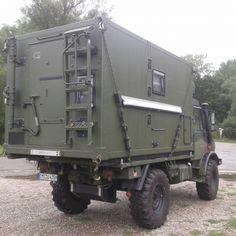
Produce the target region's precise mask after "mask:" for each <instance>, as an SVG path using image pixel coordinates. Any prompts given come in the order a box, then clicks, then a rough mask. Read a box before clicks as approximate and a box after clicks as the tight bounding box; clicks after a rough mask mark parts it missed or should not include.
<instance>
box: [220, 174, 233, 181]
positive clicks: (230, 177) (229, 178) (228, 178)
mask: <svg viewBox="0 0 236 236" xmlns="http://www.w3.org/2000/svg"><path fill="white" fill-rule="evenodd" d="M220 178H222V179H223V180H227V181H236V174H220Z"/></svg>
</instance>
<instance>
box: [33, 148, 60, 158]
mask: <svg viewBox="0 0 236 236" xmlns="http://www.w3.org/2000/svg"><path fill="white" fill-rule="evenodd" d="M30 154H31V155H40V156H53V157H59V156H61V151H52V150H38V149H31V150H30Z"/></svg>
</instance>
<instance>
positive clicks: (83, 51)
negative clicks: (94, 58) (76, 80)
mask: <svg viewBox="0 0 236 236" xmlns="http://www.w3.org/2000/svg"><path fill="white" fill-rule="evenodd" d="M96 54H97V48H96V47H95V46H92V47H91V55H96ZM66 55H75V50H72V49H71V50H68V51H67V52H66ZM77 55H78V56H86V55H87V47H81V48H79V49H77Z"/></svg>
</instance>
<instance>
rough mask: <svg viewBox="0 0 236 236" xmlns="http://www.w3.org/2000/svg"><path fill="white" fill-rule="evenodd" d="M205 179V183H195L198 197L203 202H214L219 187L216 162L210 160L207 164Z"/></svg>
mask: <svg viewBox="0 0 236 236" xmlns="http://www.w3.org/2000/svg"><path fill="white" fill-rule="evenodd" d="M205 179H206V181H205V183H196V187H197V193H198V196H199V198H200V199H203V200H214V199H215V198H216V195H217V192H218V187H219V171H218V165H217V163H216V161H214V160H212V159H210V160H209V161H208V163H207V171H206V176H205Z"/></svg>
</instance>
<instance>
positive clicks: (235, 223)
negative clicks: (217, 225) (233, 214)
mask: <svg viewBox="0 0 236 236" xmlns="http://www.w3.org/2000/svg"><path fill="white" fill-rule="evenodd" d="M226 226H227V228H230V229H236V218H231V219H229V220H228V222H227V225H226Z"/></svg>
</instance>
